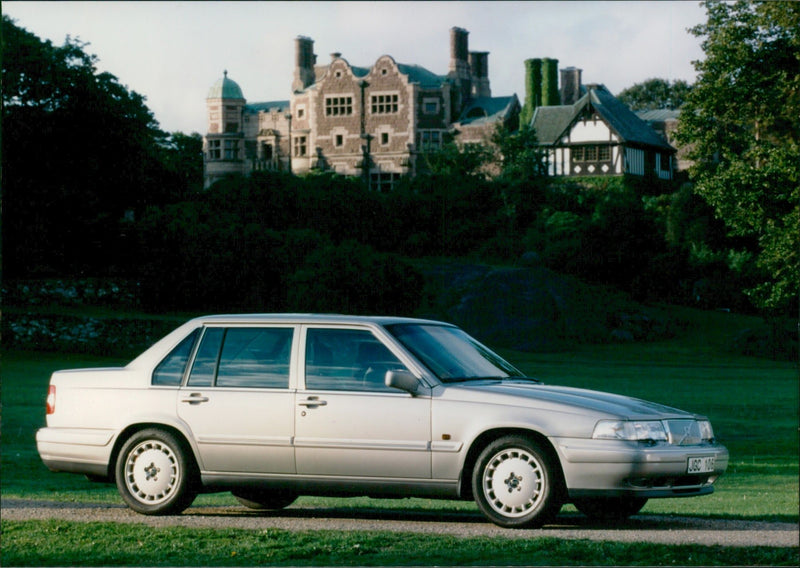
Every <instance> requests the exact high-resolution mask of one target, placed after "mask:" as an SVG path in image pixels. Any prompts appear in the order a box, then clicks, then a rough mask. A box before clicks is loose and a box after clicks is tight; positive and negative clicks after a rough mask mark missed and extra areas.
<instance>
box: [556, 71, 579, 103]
mask: <svg viewBox="0 0 800 568" xmlns="http://www.w3.org/2000/svg"><path fill="white" fill-rule="evenodd" d="M582 72H583V70H582V69H577V68H575V67H567V68H566V69H562V70H561V104H562V105H574V104H575V103H576V102H578V99H580V98H581V73H582Z"/></svg>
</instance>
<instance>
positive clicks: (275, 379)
mask: <svg viewBox="0 0 800 568" xmlns="http://www.w3.org/2000/svg"><path fill="white" fill-rule="evenodd" d="M295 333H296V332H295V329H294V328H293V327H290V326H282V327H280V326H259V327H253V326H241V327H208V328H206V329H205V331H204V333H203V337H202V339H201V341H200V345H199V347H198V349H197V354H196V355H195V359H194V363H193V364H192V367H191V370H190V372H189V375H188V379H187V380H186V383H185V385H184V386H183V387H182V388H181V390H180V392H179V395H178V403H177V404H178V414H179V416H180V417H181V419H183V420H184V422H186V424H188V426H189V428H190V429H191V431H192V434H193V435H194V439H195V441H196V443H197V448H198V451H199V454H200V456H199V457H200V462H201V464H200V466H201V468H202V470H203V471H205V472H239V473H294V471H295V467H294V449H293V448H292V438H293V436H294V390H293V389H292V388H290V384H291V380H290V379H291V369H292V365H291V361H292V355H293V349H295V347H294V346H295V341H294V335H295Z"/></svg>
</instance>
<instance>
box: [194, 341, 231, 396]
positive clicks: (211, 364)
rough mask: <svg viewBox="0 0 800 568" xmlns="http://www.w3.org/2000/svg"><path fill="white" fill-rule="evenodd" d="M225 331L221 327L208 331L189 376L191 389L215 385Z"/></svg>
mask: <svg viewBox="0 0 800 568" xmlns="http://www.w3.org/2000/svg"><path fill="white" fill-rule="evenodd" d="M224 333H225V330H224V329H223V328H221V327H210V328H208V329H206V333H205V335H203V340H202V341H201V342H200V348H199V349H198V350H197V356H196V357H195V358H194V365H192V372H191V374H190V375H189V382H188V385H189V386H190V387H210V386H212V385H213V384H214V375H215V374H216V370H217V359H218V358H219V348H220V345H222V335H223V334H224Z"/></svg>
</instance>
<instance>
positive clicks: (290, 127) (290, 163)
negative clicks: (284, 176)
mask: <svg viewBox="0 0 800 568" xmlns="http://www.w3.org/2000/svg"><path fill="white" fill-rule="evenodd" d="M283 116H284V118H285V119H286V120H287V121H288V122H289V173H290V174H291V173H293V172H292V113H291V112H287V113H286V114H285V115H283Z"/></svg>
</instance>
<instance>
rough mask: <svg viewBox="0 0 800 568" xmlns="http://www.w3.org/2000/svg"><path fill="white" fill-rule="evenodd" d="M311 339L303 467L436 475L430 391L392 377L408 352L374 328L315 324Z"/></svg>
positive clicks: (328, 472) (299, 418) (299, 419)
mask: <svg viewBox="0 0 800 568" xmlns="http://www.w3.org/2000/svg"><path fill="white" fill-rule="evenodd" d="M304 339H305V341H304V343H303V351H304V356H303V358H302V359H303V366H302V367H303V370H304V382H303V381H301V385H302V387H303V388H299V389H298V391H297V404H296V408H295V458H296V463H297V473H298V474H304V475H325V476H339V477H369V478H395V479H408V478H413V479H429V478H430V476H431V452H430V439H431V438H430V436H431V429H430V428H431V427H430V409H431V399H430V396H429V395H418V396H413V397H412V396H411V395H410V394H409V393H407V392H403V391H399V390H397V389H393V388H389V387H387V386H386V385H385V384H384V376H385V374H386V371H387V370H397V369H403V370H405V366H404V365H403V363H402V362H401V361H400V359H399V358H398V357H397V356H396V355H395V354H394V353H393V352H392V351H391V350H390V349H389V348H388V347H387V346H386V345H385V344H383V343H382V342H381V341H380V340H379V339H378V338H377V337H376V336H375V335H374V334H373V333H372V332H371V331H370V330H368V329H357V328H348V327H313V326H309V327H307V328H305V338H304Z"/></svg>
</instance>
